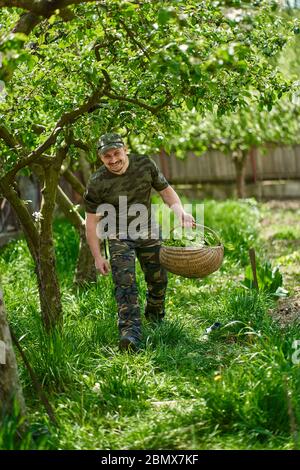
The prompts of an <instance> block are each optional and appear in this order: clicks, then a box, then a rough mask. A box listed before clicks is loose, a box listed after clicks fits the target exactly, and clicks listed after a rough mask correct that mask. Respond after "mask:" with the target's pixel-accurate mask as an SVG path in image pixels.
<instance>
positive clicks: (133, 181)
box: [83, 154, 169, 232]
mask: <svg viewBox="0 0 300 470" xmlns="http://www.w3.org/2000/svg"><path fill="white" fill-rule="evenodd" d="M168 185H169V183H168V181H167V180H166V178H165V177H164V175H163V174H162V172H161V171H160V170H159V168H158V167H157V165H156V163H155V162H154V161H153V160H152V159H151V158H149V157H148V156H147V155H134V154H131V155H129V166H128V168H127V170H126V171H125V173H123V174H122V175H116V174H114V173H112V172H110V171H109V170H108V169H107V168H106V167H105V166H104V165H103V166H101V167H100V168H99V169H98V170H97V171H96V172H95V173H93V174H92V175H91V177H90V179H89V182H88V184H87V187H86V190H85V193H84V196H83V200H84V206H85V210H86V212H89V213H93V214H95V213H97V212H98V213H100V214H102V215H103V210H102V209H101V208H100V210H99V206H100V205H102V204H110V205H112V206H113V207H114V208H115V210H116V229H117V232H118V230H119V221H120V220H121V218H122V217H123V216H124V210H123V209H124V206H122V207H121V204H120V199H119V197H120V196H123V197H124V196H126V197H127V200H126V202H127V220H126V224H127V227H128V225H129V224H130V222H131V221H132V220H133V219H134V218H135V216H134V215H130V213H131V212H134V208H133V204H143V206H145V207H146V208H147V211H148V216H147V225H148V227H149V226H150V225H149V224H150V223H151V199H150V197H151V189H152V188H154V189H156V190H157V191H162V190H163V189H165V188H167V186H168ZM123 201H125V199H123ZM130 207H132V211H130ZM128 210H129V213H128Z"/></svg>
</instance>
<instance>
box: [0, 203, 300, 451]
mask: <svg viewBox="0 0 300 470" xmlns="http://www.w3.org/2000/svg"><path fill="white" fill-rule="evenodd" d="M206 215H207V221H206V222H207V225H210V226H212V227H213V228H217V229H218V230H220V231H222V235H223V237H224V238H225V239H226V241H227V242H228V243H231V244H232V245H233V247H234V250H231V253H230V254H229V255H228V256H227V257H226V260H225V262H224V264H223V267H222V269H221V270H220V271H219V272H217V273H215V274H214V275H212V276H210V277H208V278H207V279H204V280H191V279H183V278H180V277H176V276H172V275H170V276H169V287H168V294H167V302H166V307H167V317H166V320H165V322H164V323H163V324H161V325H160V326H158V327H156V328H153V327H151V326H149V325H147V324H144V326H143V332H144V340H143V348H142V350H141V352H140V353H138V354H134V355H129V354H127V353H125V354H124V353H120V352H119V351H118V347H117V344H118V333H117V327H116V304H115V301H114V297H113V284H112V280H111V276H109V277H99V278H98V280H97V283H94V284H91V285H90V286H88V287H86V288H81V289H78V288H76V289H75V288H73V286H72V277H73V270H74V266H75V257H76V253H77V249H78V246H77V243H78V240H77V237H76V234H75V232H74V230H73V229H72V227H70V226H69V225H68V224H67V223H66V222H64V221H58V222H56V224H55V233H56V250H57V254H58V268H59V276H60V280H61V285H62V300H63V307H64V329H63V332H57V333H55V334H53V335H52V336H51V337H48V336H47V335H45V333H44V331H43V329H42V327H41V323H40V315H39V307H38V297H37V287H36V283H35V278H34V271H33V265H32V261H31V259H30V256H29V253H28V250H27V248H26V244H25V242H24V241H23V240H19V241H16V242H13V243H11V244H9V245H8V246H7V247H5V248H4V249H2V251H1V259H0V272H1V274H2V285H3V287H4V293H5V301H6V306H7V310H8V314H9V320H10V324H11V325H12V327H13V329H14V331H15V332H16V334H17V336H18V337H23V338H22V340H21V344H22V346H23V349H24V351H25V352H26V354H27V356H28V358H29V361H30V363H31V366H32V367H33V369H34V370H35V373H36V374H37V376H38V378H39V380H40V382H41V383H42V384H43V388H44V391H45V393H46V394H47V396H48V398H49V401H50V402H51V404H52V406H53V408H54V410H55V415H56V417H57V420H58V421H59V426H58V427H57V428H55V427H54V426H53V425H51V424H50V423H49V420H48V417H47V415H46V413H45V410H44V408H43V406H42V405H41V403H40V401H39V399H38V397H37V395H36V393H35V390H34V389H33V386H32V383H31V380H30V377H29V375H28V372H27V370H26V369H25V368H24V365H23V363H22V361H21V360H20V358H18V362H19V369H20V375H21V381H22V384H23V388H24V394H25V398H26V402H27V407H28V415H29V420H30V426H29V428H28V430H27V432H26V433H25V435H24V436H23V438H22V439H21V440H20V439H18V438H17V435H16V429H17V423H16V421H15V420H13V419H10V420H8V421H6V422H5V423H4V425H3V426H2V429H1V432H0V448H25V449H26V448H27V449H28V448H39V449H45V448H50V449H293V448H299V446H300V443H299V441H298V438H297V437H295V431H298V430H299V423H300V406H299V399H298V397H299V395H300V394H299V391H300V368H299V365H297V364H293V362H292V360H291V356H292V354H293V352H294V350H293V348H292V343H293V341H294V340H295V339H300V331H299V327H298V326H297V325H294V326H290V327H287V328H285V329H284V330H283V329H281V328H280V327H279V326H278V325H277V324H276V323H274V322H273V320H272V319H271V317H270V315H269V314H268V310H269V308H270V307H272V306H274V305H275V300H274V298H272V297H270V296H268V295H266V294H264V293H257V292H256V291H254V290H245V289H244V288H242V287H241V286H240V283H239V276H240V275H241V274H242V273H243V272H244V267H243V265H244V264H246V262H247V250H248V247H249V246H250V245H251V243H254V244H255V246H256V247H257V250H258V251H257V255H258V256H259V257H260V256H261V257H263V256H265V253H264V249H263V248H260V243H259V237H258V235H259V220H260V209H259V207H258V206H257V205H256V204H254V203H253V201H250V202H249V201H248V202H243V203H239V202H234V201H228V202H226V203H216V202H213V201H211V202H208V203H207V207H206ZM66 253H67V256H66ZM138 284H139V289H140V300H141V302H142V303H144V301H145V290H146V288H145V283H144V280H143V276H142V273H141V270H140V269H139V268H138ZM215 321H220V322H221V323H222V327H221V328H220V329H218V330H215V331H214V332H212V333H211V334H209V335H206V334H205V329H206V328H207V327H208V326H210V325H211V324H212V323H214V322H215ZM294 423H296V424H294ZM295 426H296V430H295V429H294V428H295Z"/></svg>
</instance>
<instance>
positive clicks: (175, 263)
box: [159, 224, 224, 278]
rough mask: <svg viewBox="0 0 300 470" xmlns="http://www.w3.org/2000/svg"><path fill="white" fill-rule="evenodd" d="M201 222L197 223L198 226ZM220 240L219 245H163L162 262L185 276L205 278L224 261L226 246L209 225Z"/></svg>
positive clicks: (164, 265)
mask: <svg viewBox="0 0 300 470" xmlns="http://www.w3.org/2000/svg"><path fill="white" fill-rule="evenodd" d="M198 225H199V224H197V226H198ZM202 227H204V228H205V229H206V230H208V231H210V232H212V233H213V234H214V235H215V236H216V237H217V240H218V242H219V244H218V245H217V246H201V247H178V246H164V245H162V246H161V248H160V252H159V260H160V264H161V265H162V266H163V267H164V268H166V269H167V271H170V272H171V273H173V274H178V275H180V276H183V277H194V278H203V277H206V276H208V275H209V274H211V273H213V272H214V271H217V270H218V269H219V268H220V266H221V264H222V261H223V257H224V246H223V245H222V244H221V242H220V238H219V236H218V235H217V234H216V233H215V232H214V231H213V230H212V229H210V228H209V227H206V226H205V225H202Z"/></svg>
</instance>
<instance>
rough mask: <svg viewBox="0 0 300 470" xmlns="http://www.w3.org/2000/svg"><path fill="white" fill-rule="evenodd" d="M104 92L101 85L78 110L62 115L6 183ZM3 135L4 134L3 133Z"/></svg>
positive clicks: (11, 171) (9, 173) (15, 167)
mask: <svg viewBox="0 0 300 470" xmlns="http://www.w3.org/2000/svg"><path fill="white" fill-rule="evenodd" d="M104 92H105V88H103V85H102V83H101V84H100V85H99V86H98V87H97V88H96V89H95V91H94V93H93V94H92V95H91V96H90V98H89V99H88V100H87V101H86V103H84V104H82V105H81V106H79V107H78V108H75V109H74V110H73V111H69V112H66V113H64V114H63V115H62V116H61V117H60V119H59V120H58V121H57V123H56V124H55V126H54V129H53V131H52V132H51V134H50V135H49V137H48V138H47V139H46V140H45V141H44V142H43V143H42V144H41V145H40V146H39V147H38V148H36V149H35V150H33V152H31V153H29V154H28V155H26V156H25V157H23V158H21V160H19V161H18V162H17V163H16V165H15V166H14V167H13V168H12V169H11V170H10V171H9V172H8V173H7V174H6V175H5V176H4V177H3V178H4V179H5V180H6V182H11V181H13V179H14V177H15V175H16V174H17V172H18V171H19V170H20V169H21V168H24V167H25V166H28V165H30V164H31V163H34V162H36V160H37V159H38V158H39V157H40V156H41V155H42V154H43V153H44V152H45V151H46V150H47V149H48V148H49V147H51V146H52V145H54V144H55V142H56V140H57V137H58V135H59V134H60V132H61V131H62V130H63V128H64V127H65V126H66V125H69V124H73V123H74V122H75V121H76V120H77V119H78V118H79V117H81V116H82V115H83V114H84V113H86V112H88V111H89V109H90V108H91V107H92V106H94V105H95V104H96V103H97V101H98V100H99V98H100V97H101V96H103V94H104ZM4 135H5V132H4Z"/></svg>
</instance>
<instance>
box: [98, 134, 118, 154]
mask: <svg viewBox="0 0 300 470" xmlns="http://www.w3.org/2000/svg"><path fill="white" fill-rule="evenodd" d="M124 145H125V144H124V142H123V140H122V137H121V136H120V134H112V133H108V134H103V135H102V136H101V137H100V139H99V141H98V144H97V150H98V152H100V153H101V155H103V154H105V152H107V150H109V149H113V148H121V147H124Z"/></svg>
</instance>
